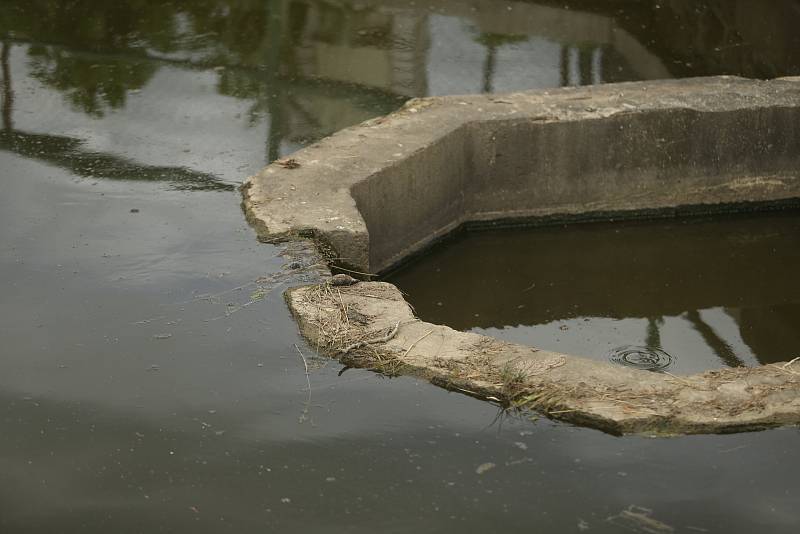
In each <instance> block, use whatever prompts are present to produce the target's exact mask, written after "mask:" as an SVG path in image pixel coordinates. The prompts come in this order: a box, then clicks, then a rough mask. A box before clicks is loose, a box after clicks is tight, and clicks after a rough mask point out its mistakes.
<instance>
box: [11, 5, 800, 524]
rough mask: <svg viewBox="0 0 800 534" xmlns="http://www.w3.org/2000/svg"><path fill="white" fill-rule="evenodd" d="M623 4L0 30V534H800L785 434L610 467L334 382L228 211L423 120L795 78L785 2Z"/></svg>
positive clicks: (357, 384)
mask: <svg viewBox="0 0 800 534" xmlns="http://www.w3.org/2000/svg"><path fill="white" fill-rule="evenodd" d="M612 4H613V7H608V3H606V2H590V1H581V2H567V3H565V2H558V3H555V2H546V3H542V4H537V3H532V2H530V3H505V2H482V1H479V2H474V3H471V4H465V3H463V2H449V1H443V0H442V1H437V2H432V3H431V4H430V5H428V4H424V5H423V4H422V3H420V2H417V5H413V4H410V3H407V2H381V3H378V2H375V3H370V2H360V3H357V4H355V3H353V4H351V3H348V2H296V1H295V2H289V1H271V2H270V1H237V2H232V1H223V0H219V1H208V2H196V1H194V0H192V1H189V0H186V1H174V2H169V3H165V2H161V1H156V0H147V1H142V2H100V1H88V0H84V1H78V2H52V1H46V0H24V1H22V0H6V1H4V2H2V3H0V67H1V68H0V73H1V74H2V85H1V86H0V96H1V97H2V101H1V102H0V108H2V109H1V110H0V111H2V113H0V116H1V118H2V131H0V279H2V280H3V282H4V283H3V286H2V287H3V291H2V294H1V295H2V296H1V297H0V340H2V349H0V531H2V532H3V533H6V532H9V533H19V532H41V533H45V532H47V533H49V532H108V531H113V532H151V531H165V532H187V531H192V532H221V531H230V532H237V533H241V532H263V531H276V532H294V531H312V532H314V531H322V530H325V531H328V532H330V531H334V532H344V531H348V532H350V531H355V532H359V531H362V532H374V531H378V530H379V531H387V532H401V531H408V530H412V529H414V530H417V531H421V532H442V531H450V530H455V529H458V530H460V531H464V532H490V531H493V530H496V529H497V528H498V525H500V526H502V527H503V528H504V529H510V530H511V531H521V530H525V531H528V530H531V529H534V528H535V529H538V530H540V531H543V532H578V531H584V530H587V529H590V530H591V531H596V532H618V531H619V530H620V529H622V528H625V527H626V526H632V528H639V529H641V527H642V524H643V523H642V520H641V517H643V516H646V515H647V513H645V512H642V511H641V510H639V509H636V508H634V509H629V507H631V506H640V507H646V508H649V509H651V510H652V512H651V513H650V517H652V518H654V519H655V520H657V521H660V522H662V523H663V524H665V525H669V526H671V527H672V528H674V529H675V530H676V531H679V532H680V531H685V530H686V529H687V528H689V527H695V528H702V529H706V530H708V531H709V532H754V531H770V532H794V531H796V526H797V523H798V519H799V518H798V512H797V507H796V503H797V499H798V496H797V494H796V493H797V490H796V480H797V479H798V476H800V467H798V466H797V462H794V461H793V454H794V452H795V450H796V448H797V445H798V443H799V442H800V441H799V440H800V435H798V431H797V429H794V428H790V429H782V430H776V431H770V432H764V433H758V434H746V435H734V436H705V437H703V436H701V437H692V438H681V439H670V440H649V439H645V438H625V439H619V438H614V437H610V436H606V435H603V434H601V433H598V432H595V431H590V430H584V429H579V428H574V427H570V426H567V425H561V424H553V423H550V422H547V421H536V422H531V421H528V420H527V419H515V418H508V417H500V418H498V417H497V416H498V411H497V408H496V407H494V406H492V405H489V404H486V403H483V402H479V401H476V400H473V399H470V398H467V397H464V396H461V395H457V394H451V393H447V392H445V391H443V390H440V389H438V388H435V387H433V386H430V385H428V384H426V383H420V382H418V381H415V380H412V379H391V380H389V379H385V378H381V377H379V376H377V375H375V374H372V373H369V372H366V371H357V370H347V371H346V372H344V373H342V374H341V375H340V374H339V373H340V372H341V371H342V367H341V366H340V365H339V364H337V363H335V362H326V361H317V360H315V359H314V358H313V356H312V354H313V351H311V350H310V349H309V348H308V347H305V346H304V345H303V344H302V342H301V340H300V339H299V338H298V336H297V335H296V327H295V325H294V323H293V321H292V319H291V318H290V317H289V314H288V312H287V310H286V307H285V305H284V304H283V302H282V300H281V298H280V293H281V291H282V288H283V287H285V285H286V284H290V283H295V282H296V281H298V279H297V278H294V279H293V278H292V277H285V276H276V274H277V273H283V272H284V270H285V267H286V265H285V264H286V260H285V259H284V258H283V257H281V256H280V252H281V251H280V249H278V248H276V247H273V246H271V245H265V244H259V243H257V242H256V240H255V237H254V233H253V232H252V231H251V229H250V228H248V226H247V225H246V223H245V222H244V220H243V217H242V214H241V212H240V210H239V202H240V197H239V193H238V192H237V191H236V190H235V187H236V186H237V185H238V184H239V183H241V181H242V180H243V179H244V177H246V176H247V175H248V174H252V173H254V172H256V171H257V170H258V169H259V168H260V167H261V166H263V165H264V164H265V163H267V162H268V161H270V160H272V159H274V158H276V157H278V156H280V155H285V154H287V153H290V152H291V151H293V150H295V149H296V148H298V147H301V146H304V145H306V144H308V143H309V142H312V141H313V140H315V139H318V138H319V137H321V136H324V135H327V134H329V133H331V132H333V131H335V130H337V129H339V128H342V127H344V126H348V125H350V124H354V123H356V122H359V121H361V120H364V119H367V118H369V117H373V116H376V115H380V114H383V113H386V112H388V111H391V110H392V109H395V108H396V107H397V106H399V105H400V104H401V103H402V102H403V101H404V100H406V99H407V98H409V97H412V96H421V95H425V94H445V93H464V92H471V91H484V90H487V91H506V90H517V89H525V88H535V87H553V86H557V85H561V84H574V83H600V82H604V81H619V80H633V79H646V78H657V77H664V76H687V75H702V74H719V73H731V74H742V75H748V76H763V77H770V76H778V75H784V74H798V73H800V68H798V64H799V62H798V56H797V51H798V50H800V46H798V45H797V36H796V33H795V32H794V28H796V27H797V19H798V17H799V16H800V15H798V13H797V9H796V3H794V2H789V1H785V2H772V3H769V6H768V7H767V5H766V4H767V3H758V5H754V3H752V2H745V1H742V2H706V3H703V4H698V3H697V2H689V1H686V2H682V1H676V2H670V3H669V6H667V5H661V3H655V2H654V3H652V4H649V3H646V2H645V3H643V2H614V3H612ZM664 4H666V3H664ZM565 5H566V6H567V7H568V9H567V8H565ZM767 30H768V31H767ZM298 277H299V278H302V275H298ZM295 344H297V345H298V347H299V348H300V349H301V350H302V351H303V352H304V354H305V355H306V356H307V357H308V358H309V360H310V362H311V364H312V366H311V367H312V371H311V373H310V381H311V384H312V391H311V398H310V400H309V395H308V391H306V384H307V383H306V375H305V373H304V371H303V365H302V361H301V359H300V357H299V355H298V353H297V350H296V348H295Z"/></svg>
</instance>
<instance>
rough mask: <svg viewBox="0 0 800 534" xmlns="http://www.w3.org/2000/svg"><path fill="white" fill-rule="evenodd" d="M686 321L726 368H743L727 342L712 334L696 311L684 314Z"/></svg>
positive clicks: (712, 331)
mask: <svg viewBox="0 0 800 534" xmlns="http://www.w3.org/2000/svg"><path fill="white" fill-rule="evenodd" d="M686 319H687V320H688V321H689V323H690V324H691V325H692V327H693V328H694V329H695V330H696V331H697V333H698V334H700V336H701V337H702V338H703V341H705V342H706V345H708V346H709V347H710V348H711V350H712V351H714V354H716V355H717V357H718V358H719V359H720V360H722V361H723V362H724V363H725V365H727V366H728V367H744V362H742V360H741V359H740V358H739V357H738V356H736V353H734V352H733V349H732V348H731V346H730V345H729V344H728V342H727V341H725V340H724V339H722V338H721V337H719V335H717V333H716V332H714V329H713V328H711V326H709V325H708V323H706V322H705V321H704V320H703V318H702V317H701V316H700V313H699V312H698V311H697V310H691V311H688V312H686Z"/></svg>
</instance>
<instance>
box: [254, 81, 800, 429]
mask: <svg viewBox="0 0 800 534" xmlns="http://www.w3.org/2000/svg"><path fill="white" fill-rule="evenodd" d="M799 119H800V79H798V78H786V79H779V80H773V81H768V82H762V81H753V80H744V79H740V78H731V77H714V78H700V79H688V80H671V81H661V82H635V83H625V84H609V85H603V86H597V87H589V88H565V89H559V90H553V91H549V92H525V93H515V94H512V95H502V96H499V95H487V96H464V97H444V98H429V99H418V100H413V101H411V102H409V103H408V104H406V106H404V107H403V108H402V109H401V110H399V111H398V112H396V113H394V114H391V115H389V116H387V117H381V118H378V119H374V120H371V121H368V122H366V123H363V124H361V125H358V126H355V127H352V128H348V129H346V130H343V131H341V132H338V133H337V134H334V135H333V136H331V137H329V138H327V139H324V140H322V141H320V142H319V143H317V144H315V145H312V146H311V147H308V148H306V149H304V150H301V151H299V152H297V153H296V154H294V155H293V156H291V157H290V158H286V159H284V160H279V161H277V162H275V163H273V164H272V165H270V166H268V167H267V168H265V169H264V170H263V171H262V172H261V173H259V174H258V175H256V176H254V177H251V178H250V179H248V181H247V182H246V184H245V185H244V186H243V188H242V191H243V196H244V201H243V206H244V209H245V212H246V215H247V218H248V220H249V221H250V222H251V224H253V226H255V228H256V230H257V232H258V234H259V238H260V239H262V240H267V241H273V242H276V241H291V240H297V239H311V240H313V241H314V242H315V243H316V245H317V248H318V250H319V251H320V252H321V253H322V254H324V255H325V256H326V258H327V259H328V261H329V262H332V263H337V264H339V265H344V266H346V267H348V268H351V269H353V270H354V271H357V272H359V273H371V272H381V271H386V270H387V269H389V268H391V267H392V266H394V265H396V264H397V263H398V262H401V261H403V260H404V259H405V258H408V257H410V256H412V255H413V254H416V253H418V252H420V251H421V250H424V249H425V248H426V247H428V246H430V244H431V243H433V242H434V241H436V240H437V239H440V238H441V237H443V236H445V235H447V234H448V233H449V232H451V231H452V230H453V229H455V228H457V227H459V226H461V225H464V224H467V223H480V222H490V221H496V220H499V219H512V220H519V219H530V218H534V219H535V218H548V217H556V218H564V217H566V218H603V217H604V216H606V215H607V214H608V213H615V214H621V215H623V216H637V215H640V214H642V213H646V214H649V215H653V214H664V213H673V214H674V213H678V212H682V211H684V210H697V211H701V212H714V211H720V210H741V209H742V208H746V209H756V208H763V207H774V206H780V205H785V204H792V205H796V203H797V202H798V200H799V199H800V128H797V127H796V126H795V125H796V124H798V123H800V120H799ZM637 128H638V130H637ZM617 129H619V131H620V132H622V133H620V134H619V137H620V138H622V141H619V140H614V139H612V140H611V141H609V143H611V144H610V145H609V147H610V149H613V150H612V151H613V153H614V154H615V156H614V157H616V158H617V161H613V158H607V159H608V161H605V163H603V162H601V163H600V164H599V167H601V168H600V169H599V171H595V170H594V169H591V168H589V167H587V165H586V162H589V163H594V162H595V161H598V158H601V157H603V154H606V153H607V151H608V150H610V149H609V147H604V148H603V147H601V150H606V152H602V151H601V152H593V153H592V154H590V155H589V156H582V155H581V154H582V153H576V154H572V155H571V156H570V157H569V158H566V159H563V158H562V159H558V156H551V155H550V154H551V152H552V151H547V152H546V153H542V152H541V151H540V153H538V154H536V153H535V154H534V155H533V156H531V155H530V154H529V152H536V147H538V146H540V145H539V144H541V145H547V146H552V144H553V142H554V141H559V140H561V141H564V140H568V139H570V137H569V136H570V135H578V136H580V135H584V133H585V132H586V131H594V132H599V133H600V134H601V138H603V139H605V138H606V137H608V135H607V134H608V133H609V132H612V133H613V132H615V131H617ZM687 131H688V132H690V134H689V136H691V135H696V136H705V137H708V136H709V135H711V137H712V139H710V140H709V144H708V146H705V145H703V146H700V147H697V146H695V145H697V143H698V142H699V141H698V140H697V139H696V140H695V141H694V144H691V143H689V142H688V141H687V140H685V139H684V137H686V132H687ZM629 132H630V133H629ZM709 132H710V133H709ZM661 134H663V137H659V135H661ZM653 139H656V140H661V141H663V143H662V144H661V145H658V143H657V142H656V141H654V140H653ZM700 140H702V137H700ZM583 141H584V142H585V141H586V139H583ZM564 142H566V141H564ZM509 143H510V144H512V145H513V144H514V143H518V149H519V150H520V154H525V155H520V156H519V159H520V162H521V163H520V164H519V165H517V169H516V170H515V173H516V174H513V175H512V174H508V173H506V174H507V176H506V177H503V175H502V173H503V172H506V171H505V169H506V168H507V167H509V166H510V167H514V163H513V161H512V163H511V164H510V165H508V164H506V165H504V166H498V165H497V159H498V158H500V157H503V156H504V154H501V153H500V152H499V151H498V147H499V146H506V145H507V144H509ZM531 143H533V144H531ZM614 143H617V144H616V145H615V144H614ZM620 143H622V144H620ZM654 143H655V144H656V145H658V146H655V147H653V146H652V145H653V144H654ZM676 143H677V144H681V146H680V147H679V148H678V149H673V148H670V146H671V145H670V144H672V145H674V144H676ZM687 143H688V144H687ZM628 145H630V149H629V150H628ZM531 147H533V148H531ZM589 151H590V152H591V149H589ZM618 154H619V155H618ZM505 156H506V157H507V155H505ZM526 158H527V159H526ZM581 158H584V159H585V161H584V160H582V159H581ZM576 159H577V160H579V161H578V163H577V164H575V161H574V160H576ZM562 160H563V161H562ZM728 160H730V161H731V163H730V164H728ZM673 161H674V163H675V172H674V173H673V174H672V175H671V174H670V173H669V172H661V171H660V169H662V168H664V166H665V165H666V164H668V163H670V162H673ZM604 165H605V167H604ZM473 168H474V169H478V171H473V170H472V169H473ZM531 169H533V170H531ZM587 169H588V170H587ZM628 170H630V172H628ZM470 172H481V173H482V174H479V175H470V176H471V178H470V182H469V183H465V182H463V180H464V176H467V175H468V174H469V173H470ZM592 172H595V174H596V175H595V176H594V177H593V178H592V181H589V182H587V181H586V179H585V177H584V175H585V174H586V173H592ZM547 173H550V174H547ZM626 173H627V174H626ZM637 173H639V174H637ZM497 175H500V178H499V179H497V180H500V181H502V180H505V181H504V182H502V187H497V188H496V189H485V188H484V189H483V190H481V189H480V184H481V183H482V182H481V181H482V180H483V181H484V182H485V181H486V180H487V177H489V178H491V179H495V177H496V176H497ZM550 175H553V176H554V178H553V179H552V180H549V181H548V180H547V179H546V178H545V179H543V178H542V177H543V176H545V177H549V176H550ZM639 175H641V176H644V179H641V180H642V181H639V182H637V180H640V178H638V176H639ZM683 176H688V179H685V180H683V179H682V178H681V177H683ZM543 180H544V181H543ZM594 182H599V183H600V186H597V187H595V186H594ZM475 183H478V188H477V189H476V187H475V186H474V184H475ZM562 183H563V184H567V186H568V187H567V188H569V187H571V188H572V190H576V191H579V192H580V193H581V194H582V195H584V197H580V196H578V197H576V196H575V195H574V194H572V196H571V193H570V191H567V192H566V193H565V191H564V190H563V189H564V188H561V189H559V187H560V185H559V184H562ZM448 188H449V189H448ZM606 189H610V190H611V191H612V194H611V195H607V196H606V197H603V196H602V194H603V193H602V192H603V191H605V190H606ZM454 192H455V194H454ZM598 192H599V193H598ZM402 195H406V196H407V198H406V197H403V198H405V204H403V202H399V203H398V202H397V199H398V198H400V196H402ZM598 195H601V196H598ZM537 196H541V197H543V199H541V200H537V199H536V198H534V199H533V200H530V198H532V197H537ZM517 199H522V200H519V201H518V200H517ZM514 202H517V205H513V206H511V208H510V209H509V205H511V204H513V203H514ZM397 204H399V207H398V206H397ZM418 221H423V222H424V223H419V222H418ZM332 287H333V286H331V285H330V284H329V283H323V284H321V285H319V286H306V287H301V288H294V289H291V290H289V291H287V293H286V298H287V302H288V303H289V306H290V308H291V310H292V312H293V314H294V315H295V317H296V319H297V320H298V322H299V324H300V327H301V332H302V333H303V335H304V336H305V337H306V338H307V339H308V340H309V341H310V342H311V344H312V345H316V346H317V348H318V349H319V350H321V351H323V352H326V353H328V354H330V355H332V356H334V357H338V358H340V359H342V360H348V361H351V362H352V363H356V364H358V365H362V366H367V367H371V368H377V369H378V370H382V371H384V372H385V371H393V370H400V371H401V372H410V373H414V374H419V375H423V376H425V377H427V378H429V379H431V381H433V382H434V383H438V384H440V385H444V386H447V387H453V388H455V389H458V390H461V391H464V392H466V393H468V394H474V395H475V396H478V397H480V398H488V399H490V400H498V401H503V402H505V403H510V404H513V405H517V406H521V407H525V408H534V409H536V410H538V411H541V412H542V413H544V414H545V415H547V416H549V417H553V418H558V419H564V420H568V421H570V422H573V423H576V424H581V425H586V426H590V427H594V428H598V429H601V430H605V431H608V432H613V433H618V434H621V433H653V434H659V435H663V434H680V433H708V432H736V431H744V430H753V429H759V428H766V427H770V426H777V425H783V424H798V423H800V364H798V362H797V361H792V362H789V363H786V364H779V365H769V366H762V367H758V368H748V369H721V370H717V371H709V372H706V373H702V374H698V375H692V376H686V377H677V376H674V375H664V374H656V373H651V372H647V371H639V370H634V369H627V368H622V367H617V366H612V365H611V364H608V363H605V362H595V361H591V360H587V359H584V358H579V357H576V356H570V355H564V354H558V353H551V352H547V351H539V350H537V349H534V348H531V347H522V346H519V345H514V344H510V343H505V342H501V341H499V340H496V339H493V338H488V337H485V336H477V335H475V334H468V333H462V332H456V331H453V330H452V329H449V328H448V327H446V326H437V325H431V324H429V323H425V322H423V321H420V320H418V319H416V318H414V317H413V314H412V313H411V311H410V308H409V306H408V304H407V303H406V302H405V300H403V298H402V295H401V294H400V293H399V291H397V289H396V288H394V286H391V285H390V284H385V283H376V282H361V283H358V284H355V285H353V286H346V287H338V286H336V287H333V288H334V289H335V292H334V291H332V289H331V288H332ZM325 288H327V289H325ZM334 294H335V295H336V297H337V298H333V295H334ZM376 294H379V295H380V296H378V297H376ZM351 311H352V312H353V313H354V314H355V315H353V317H355V318H356V319H357V320H353V317H350V315H348V314H349V313H350V312H351ZM393 324H395V325H399V326H397V328H396V329H395V332H394V333H392V331H391V330H392V325H393ZM331 332H334V333H335V334H333V335H332V334H331ZM389 334H392V335H391V336H390V337H387V336H388V335H389ZM437 336H438V337H439V338H441V344H440V346H439V348H438V349H435V348H434V347H433V346H429V345H430V342H431V339H432V338H436V337H437ZM384 338H386V339H384ZM365 341H367V343H364V342H365ZM359 343H362V344H361V345H359V346H357V347H356V346H353V347H351V348H350V349H348V347H349V346H350V345H354V344H355V345H358V344H359ZM345 349H348V350H345ZM443 351H444V353H445V354H447V355H449V356H447V357H444V358H443V357H442V353H443ZM382 362H392V367H391V368H387V367H386V366H385V365H383V364H382ZM378 364H381V365H378ZM511 375H513V376H514V377H516V378H515V379H513V380H510V381H509V376H511ZM512 386H513V387H512ZM509 388H511V389H509Z"/></svg>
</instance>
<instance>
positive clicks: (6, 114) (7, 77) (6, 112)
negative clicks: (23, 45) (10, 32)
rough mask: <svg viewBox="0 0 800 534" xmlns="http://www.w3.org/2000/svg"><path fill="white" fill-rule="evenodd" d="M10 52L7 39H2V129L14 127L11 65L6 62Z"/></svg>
mask: <svg viewBox="0 0 800 534" xmlns="http://www.w3.org/2000/svg"><path fill="white" fill-rule="evenodd" d="M10 54H11V45H9V44H8V41H3V44H2V50H0V64H2V71H3V103H2V108H3V111H2V113H3V129H4V130H11V129H13V128H14V122H13V120H12V116H11V112H12V110H13V107H14V88H13V87H12V86H11V66H10V65H9V64H8V56H9V55H10Z"/></svg>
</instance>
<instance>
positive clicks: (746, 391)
mask: <svg viewBox="0 0 800 534" xmlns="http://www.w3.org/2000/svg"><path fill="white" fill-rule="evenodd" d="M286 299H287V302H288V303H289V306H290V308H291V310H292V312H293V314H294V315H295V317H296V318H297V320H298V322H299V324H300V329H301V331H302V333H303V335H304V336H305V337H306V338H307V339H308V340H309V342H310V344H311V345H312V346H315V347H316V348H317V349H318V350H320V351H322V352H326V353H327V354H329V355H331V356H334V357H337V358H340V359H342V360H344V361H346V362H348V363H350V364H353V365H359V366H363V367H369V368H374V369H376V370H379V371H382V372H402V373H412V374H414V373H415V374H419V375H421V376H424V377H426V378H428V379H430V380H431V381H432V382H434V383H437V384H439V385H442V386H445V387H449V388H452V389H455V390H459V391H462V392H464V393H467V394H470V395H473V396H476V397H479V398H484V399H489V400H493V401H499V402H503V403H505V404H507V405H513V406H519V407H524V408H532V409H536V410H538V411H540V412H541V413H543V414H545V415H547V416H549V417H552V418H557V419H562V420H566V421H570V422H573V423H577V424H581V425H586V426H591V427H595V428H598V429H601V430H604V431H607V432H612V433H616V434H623V433H646V434H658V435H665V434H666V435H670V434H681V433H686V434H692V433H708V432H737V431H744V430H755V429H761V428H767V427H771V426H776V425H782V424H797V423H800V362H793V363H787V364H775V365H767V366H763V367H759V368H754V369H747V368H737V369H723V370H718V371H709V372H706V373H703V374H698V375H692V376H682V377H678V376H674V375H670V374H662V373H652V372H647V371H639V370H635V369H629V368H624V367H617V366H611V365H609V364H606V363H603V362H595V361H592V360H588V359H584V358H578V357H575V356H568V355H563V354H558V353H554V352H548V351H542V350H537V349H534V348H531V347H525V346H520V345H515V344H512V343H507V342H504V341H500V340H497V339H494V338H490V337H486V336H481V335H478V334H471V333H464V332H458V331H455V330H453V329H451V328H448V327H447V326H440V325H433V324H430V323H426V322H423V321H421V320H419V319H416V318H415V317H414V315H413V313H412V312H411V309H410V307H409V306H408V304H407V303H406V302H405V300H403V297H402V295H401V294H400V292H399V291H398V290H397V288H395V287H394V286H393V285H391V284H387V283H381V282H360V283H357V284H355V285H351V286H332V285H330V284H329V283H325V282H323V283H322V284H320V285H314V286H304V287H298V288H294V289H291V290H289V291H288V292H287V293H286Z"/></svg>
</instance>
